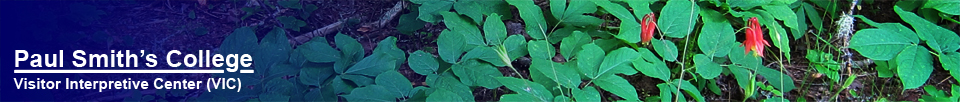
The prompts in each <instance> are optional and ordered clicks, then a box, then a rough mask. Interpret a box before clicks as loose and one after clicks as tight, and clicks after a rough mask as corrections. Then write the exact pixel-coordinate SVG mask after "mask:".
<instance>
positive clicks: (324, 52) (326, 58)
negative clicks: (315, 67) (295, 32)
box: [294, 37, 340, 63]
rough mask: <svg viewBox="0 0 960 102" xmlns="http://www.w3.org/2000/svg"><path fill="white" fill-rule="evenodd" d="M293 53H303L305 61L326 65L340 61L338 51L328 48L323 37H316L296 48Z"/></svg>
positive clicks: (328, 45)
mask: <svg viewBox="0 0 960 102" xmlns="http://www.w3.org/2000/svg"><path fill="white" fill-rule="evenodd" d="M294 51H296V52H299V53H303V56H304V57H306V59H307V61H310V62H318V63H326V62H334V61H337V60H340V51H338V50H337V49H334V48H333V47H330V44H327V40H326V39H324V38H323V37H316V38H314V39H312V40H310V41H308V42H307V43H304V44H303V45H300V46H297V49H295V50H294Z"/></svg>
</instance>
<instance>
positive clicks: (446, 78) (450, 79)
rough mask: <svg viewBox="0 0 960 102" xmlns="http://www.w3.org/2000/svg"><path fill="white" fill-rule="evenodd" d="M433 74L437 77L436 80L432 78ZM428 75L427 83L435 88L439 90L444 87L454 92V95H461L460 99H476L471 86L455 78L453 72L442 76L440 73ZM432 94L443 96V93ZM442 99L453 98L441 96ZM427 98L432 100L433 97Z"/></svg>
mask: <svg viewBox="0 0 960 102" xmlns="http://www.w3.org/2000/svg"><path fill="white" fill-rule="evenodd" d="M431 76H432V77H435V78H434V79H435V80H431ZM427 77H428V78H427V81H426V83H427V85H430V86H431V88H435V89H437V90H441V89H443V90H447V91H450V92H452V93H454V95H457V96H460V98H459V99H462V101H471V100H474V98H473V92H471V91H470V90H471V89H470V87H468V86H466V85H463V84H462V83H461V82H460V81H458V80H457V79H456V78H454V76H453V75H452V74H449V73H447V74H444V75H443V76H442V77H441V76H438V75H430V76H427ZM433 93H437V92H436V91H435V92H433ZM432 96H443V95H434V94H431V97H432ZM445 97H446V96H445ZM441 99H444V100H445V99H452V98H441ZM427 100H431V99H430V98H429V97H428V98H427Z"/></svg>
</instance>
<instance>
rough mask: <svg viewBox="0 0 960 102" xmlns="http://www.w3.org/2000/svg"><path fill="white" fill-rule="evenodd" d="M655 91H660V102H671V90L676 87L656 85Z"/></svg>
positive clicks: (663, 84)
mask: <svg viewBox="0 0 960 102" xmlns="http://www.w3.org/2000/svg"><path fill="white" fill-rule="evenodd" d="M657 89H660V102H673V101H672V100H673V94H670V92H673V90H675V89H677V88H676V87H673V86H670V84H667V83H660V84H657Z"/></svg>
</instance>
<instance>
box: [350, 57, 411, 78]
mask: <svg viewBox="0 0 960 102" xmlns="http://www.w3.org/2000/svg"><path fill="white" fill-rule="evenodd" d="M397 61H402V60H396V59H392V58H388V57H386V56H384V55H378V54H374V55H371V56H369V57H366V58H363V60H360V61H359V62H357V64H356V65H353V66H351V67H350V68H349V69H347V70H346V71H344V73H349V74H358V75H365V76H371V77H372V76H376V75H379V74H380V73H383V71H387V70H391V69H396V68H397V64H396V63H397Z"/></svg>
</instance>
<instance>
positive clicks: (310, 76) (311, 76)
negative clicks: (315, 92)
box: [297, 67, 333, 86]
mask: <svg viewBox="0 0 960 102" xmlns="http://www.w3.org/2000/svg"><path fill="white" fill-rule="evenodd" d="M326 70H329V67H327V68H301V69H300V77H298V78H297V79H299V80H300V83H303V84H305V85H313V86H320V85H321V84H322V82H324V80H327V78H329V77H330V76H332V75H333V72H331V71H326Z"/></svg>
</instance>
